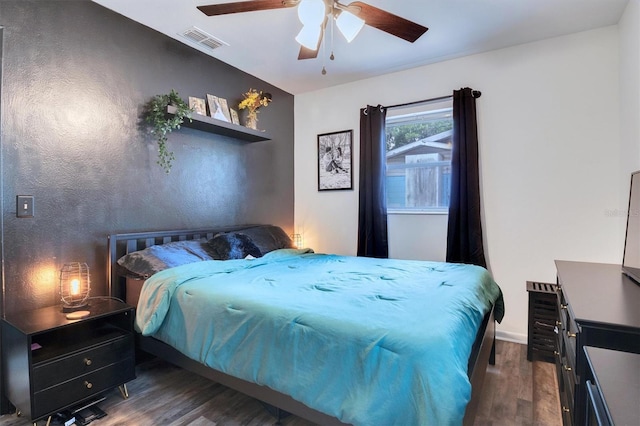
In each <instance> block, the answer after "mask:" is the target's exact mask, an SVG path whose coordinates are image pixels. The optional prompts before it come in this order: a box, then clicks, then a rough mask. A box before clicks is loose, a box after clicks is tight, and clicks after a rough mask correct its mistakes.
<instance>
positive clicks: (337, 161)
mask: <svg viewBox="0 0 640 426" xmlns="http://www.w3.org/2000/svg"><path fill="white" fill-rule="evenodd" d="M352 152H353V130H342V131H339V132H332V133H323V134H321V135H318V191H330V190H340V189H353V174H352V168H353V158H352V155H351V153H352Z"/></svg>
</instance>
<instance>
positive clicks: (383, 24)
mask: <svg viewBox="0 0 640 426" xmlns="http://www.w3.org/2000/svg"><path fill="white" fill-rule="evenodd" d="M346 7H347V9H348V10H349V12H351V13H353V14H354V15H356V16H358V17H359V18H361V19H364V22H365V23H366V24H367V25H369V26H372V27H374V28H377V29H379V30H381V31H384V32H386V33H389V34H391V35H394V36H396V37H400V38H401V39H404V40H407V41H408V42H411V43H413V42H414V41H416V40H417V39H419V38H420V36H421V35H422V34H424V33H426V32H427V30H428V29H429V28H427V27H423V26H422V25H420V24H416V23H415V22H411V21H409V20H407V19H404V18H402V17H400V16H397V15H394V14H393V13H389V12H387V11H385V10H382V9H378V8H377V7H375V6H371V5H368V4H366V3H363V2H361V1H354V2H352V3H349V5H347V6H346Z"/></svg>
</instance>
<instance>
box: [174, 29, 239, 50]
mask: <svg viewBox="0 0 640 426" xmlns="http://www.w3.org/2000/svg"><path fill="white" fill-rule="evenodd" d="M180 35H181V36H183V37H184V38H186V39H187V40H190V41H192V42H194V43H196V44H197V45H200V46H204V47H206V48H208V49H211V50H213V49H217V48H218V47H220V46H229V43H225V42H224V41H222V40H220V39H219V38H216V37H214V36H212V35H211V34H207V33H206V32H204V31H202V30H201V29H200V28H197V27H191V28H189V29H188V30H186V31H184V32H183V33H181V34H180Z"/></svg>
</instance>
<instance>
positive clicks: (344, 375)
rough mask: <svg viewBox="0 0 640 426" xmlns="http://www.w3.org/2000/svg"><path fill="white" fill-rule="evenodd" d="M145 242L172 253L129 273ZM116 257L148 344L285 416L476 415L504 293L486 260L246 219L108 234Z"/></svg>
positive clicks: (381, 420)
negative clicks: (352, 246) (340, 252)
mask: <svg viewBox="0 0 640 426" xmlns="http://www.w3.org/2000/svg"><path fill="white" fill-rule="evenodd" d="M176 247H177V248H176ZM203 247H204V249H203V250H201V248H203ZM145 251H154V253H155V252H164V251H166V253H164V254H163V256H164V257H162V256H160V260H156V263H159V264H160V265H157V264H154V265H152V268H151V270H150V271H146V272H145V271H142V272H141V271H139V270H136V271H135V272H132V271H131V270H133V269H136V268H134V267H132V266H131V265H132V264H135V266H136V267H137V266H139V265H138V263H136V262H138V261H139V260H140V256H141V255H140V253H145ZM136 256H137V257H136ZM145 256H146V255H145ZM154 256H155V254H154ZM208 256H210V257H211V258H212V259H215V260H210V259H209V258H208ZM132 259H133V260H132ZM145 259H146V257H145ZM154 259H156V258H155V257H154ZM218 259H220V260H218ZM123 260H126V261H129V263H128V264H127V263H126V262H123ZM118 261H120V262H118ZM132 262H133V263H132ZM109 264H110V268H108V274H109V277H108V278H109V280H108V282H109V283H110V292H111V294H112V295H113V296H116V297H120V298H123V299H125V300H127V301H128V302H129V303H132V304H136V305H137V314H136V327H137V330H138V331H139V335H138V346H139V348H140V349H141V350H143V351H145V352H148V353H151V354H153V355H156V356H158V357H160V358H163V359H166V360H167V361H169V362H172V363H174V364H176V365H178V366H180V367H182V368H185V369H188V370H190V371H194V372H196V373H198V374H200V375H202V376H205V377H207V378H210V379H212V380H215V381H217V382H220V383H222V384H224V385H226V386H229V387H231V388H233V389H236V390H238V391H240V392H243V393H245V394H247V395H249V396H252V397H255V398H257V399H259V400H261V401H263V402H265V403H267V404H270V405H272V406H274V407H278V409H277V412H276V414H277V415H279V413H280V411H279V410H284V411H285V412H288V413H293V414H296V415H298V416H300V417H303V418H306V419H309V420H311V421H313V422H316V423H319V424H323V425H324V424H356V425H360V424H398V425H401V424H461V423H462V424H472V423H473V419H474V416H475V411H476V408H477V403H478V395H479V392H480V390H481V388H482V382H483V379H484V375H485V371H486V367H487V363H488V362H490V363H493V362H494V348H495V320H496V319H498V320H500V319H501V318H502V313H503V304H502V296H501V292H500V289H499V288H498V286H497V285H496V284H495V282H493V280H492V279H491V278H490V276H489V274H488V272H487V271H486V270H484V268H480V267H477V266H472V265H459V264H446V263H439V262H423V261H401V260H390V259H372V258H357V257H349V256H337V255H332V254H323V253H314V252H313V251H312V250H309V249H296V248H294V247H293V246H292V244H291V241H290V240H289V239H288V237H286V234H284V232H283V231H282V230H281V229H280V228H277V227H273V226H247V225H245V226H241V227H230V228H213V229H198V230H180V231H166V232H165V231H161V232H143V233H129V234H114V235H110V236H109ZM123 265H125V266H126V267H123ZM145 266H147V267H148V265H145ZM129 268H130V269H129ZM143 282H144V285H143V286H141V283H143ZM427 289H429V290H427ZM139 292H140V293H141V294H140V295H138V293H139ZM136 299H138V300H136ZM427 299H428V302H426V300H427ZM461 306H464V307H465V308H464V309H463V310H460V309H459V307H461Z"/></svg>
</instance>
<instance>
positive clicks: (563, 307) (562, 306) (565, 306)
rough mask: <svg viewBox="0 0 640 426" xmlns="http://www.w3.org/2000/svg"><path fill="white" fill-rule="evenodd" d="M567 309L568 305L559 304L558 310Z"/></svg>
mask: <svg viewBox="0 0 640 426" xmlns="http://www.w3.org/2000/svg"><path fill="white" fill-rule="evenodd" d="M568 307H569V305H563V304H560V309H564V310H566V309H567V308H568Z"/></svg>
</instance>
